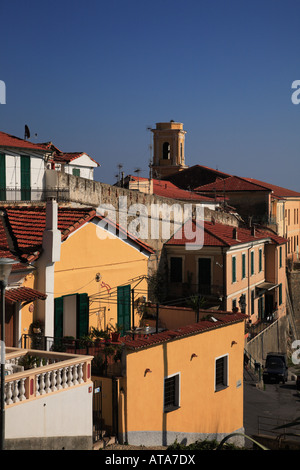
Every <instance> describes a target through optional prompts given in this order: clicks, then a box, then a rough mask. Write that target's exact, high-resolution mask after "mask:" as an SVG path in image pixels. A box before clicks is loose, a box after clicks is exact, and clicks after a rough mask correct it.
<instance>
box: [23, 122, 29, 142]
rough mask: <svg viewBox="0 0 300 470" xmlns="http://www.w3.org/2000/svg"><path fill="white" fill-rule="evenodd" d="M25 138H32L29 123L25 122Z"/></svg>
mask: <svg viewBox="0 0 300 470" xmlns="http://www.w3.org/2000/svg"><path fill="white" fill-rule="evenodd" d="M24 138H25V140H26V139H29V138H30V130H29V127H28V126H27V124H25V137H24Z"/></svg>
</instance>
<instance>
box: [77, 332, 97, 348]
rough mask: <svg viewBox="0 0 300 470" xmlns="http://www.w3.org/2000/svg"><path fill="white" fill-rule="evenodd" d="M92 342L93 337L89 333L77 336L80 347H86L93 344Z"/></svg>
mask: <svg viewBox="0 0 300 470" xmlns="http://www.w3.org/2000/svg"><path fill="white" fill-rule="evenodd" d="M93 344H94V339H93V338H92V336H90V335H83V336H82V337H81V338H79V347H80V348H87V347H90V346H93Z"/></svg>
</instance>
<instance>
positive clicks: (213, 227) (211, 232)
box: [167, 220, 287, 247]
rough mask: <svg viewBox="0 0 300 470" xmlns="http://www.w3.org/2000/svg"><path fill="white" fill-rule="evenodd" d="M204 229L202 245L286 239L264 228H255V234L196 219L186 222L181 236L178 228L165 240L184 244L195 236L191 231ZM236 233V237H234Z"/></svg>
mask: <svg viewBox="0 0 300 470" xmlns="http://www.w3.org/2000/svg"><path fill="white" fill-rule="evenodd" d="M203 229H204V240H203V246H224V247H225V246H227V247H230V246H236V245H240V244H243V243H249V242H254V241H257V240H264V239H271V240H272V242H273V243H276V244H280V245H281V244H285V243H286V242H287V240H286V239H285V238H282V237H279V236H278V235H276V234H275V233H274V232H272V231H268V230H266V229H259V228H255V234H252V232H251V230H250V229H246V228H242V227H233V226H230V225H225V224H220V223H214V222H207V221H205V222H204V223H203V227H202V226H201V224H198V225H197V224H196V221H194V220H193V221H192V224H190V223H189V224H186V225H185V226H184V227H183V229H182V236H179V234H180V233H181V232H180V229H179V231H177V232H176V233H177V237H176V234H174V235H173V237H172V238H171V239H170V240H169V241H168V242H167V245H179V246H182V245H186V244H189V243H193V240H196V237H194V238H192V235H193V233H197V232H196V230H203ZM235 233H236V237H235ZM198 240H201V236H200V235H198Z"/></svg>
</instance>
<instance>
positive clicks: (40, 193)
mask: <svg viewBox="0 0 300 470" xmlns="http://www.w3.org/2000/svg"><path fill="white" fill-rule="evenodd" d="M49 197H54V198H55V199H56V200H57V201H61V202H63V201H68V200H69V198H70V191H69V189H68V188H61V189H60V188H47V189H42V188H40V189H33V188H29V189H21V188H6V189H3V188H2V189H1V188H0V201H3V202H32V201H36V202H39V201H40V202H43V201H46V200H47V198H49Z"/></svg>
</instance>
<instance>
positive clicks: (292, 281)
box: [287, 265, 300, 339]
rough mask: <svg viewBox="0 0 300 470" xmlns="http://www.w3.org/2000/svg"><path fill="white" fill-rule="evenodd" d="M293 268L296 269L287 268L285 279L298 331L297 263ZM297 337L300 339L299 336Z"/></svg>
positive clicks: (299, 292)
mask: <svg viewBox="0 0 300 470" xmlns="http://www.w3.org/2000/svg"><path fill="white" fill-rule="evenodd" d="M294 268H296V269H292V270H288V272H287V281H288V286H289V293H290V298H291V302H292V305H293V311H294V320H295V326H296V330H297V333H298V332H300V269H298V268H299V266H298V265H296V266H294ZM298 339H300V337H299V338H298Z"/></svg>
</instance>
